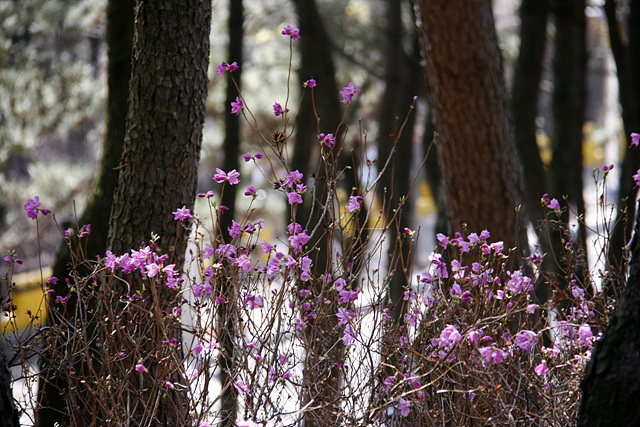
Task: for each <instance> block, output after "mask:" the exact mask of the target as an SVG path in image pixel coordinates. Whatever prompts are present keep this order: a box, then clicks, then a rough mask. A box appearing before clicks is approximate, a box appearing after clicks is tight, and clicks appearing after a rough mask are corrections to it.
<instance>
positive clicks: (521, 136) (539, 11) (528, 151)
mask: <svg viewBox="0 0 640 427" xmlns="http://www.w3.org/2000/svg"><path fill="white" fill-rule="evenodd" d="M548 14H549V0H523V2H522V4H521V6H520V21H521V24H520V54H519V55H518V60H517V62H516V68H515V73H514V78H513V88H512V91H511V109H512V112H513V124H514V132H515V140H516V146H517V147H518V152H519V154H520V160H521V161H522V165H523V167H524V169H523V171H524V183H525V189H526V191H525V207H526V211H527V213H528V214H529V218H530V219H531V221H533V222H534V224H533V225H534V227H536V226H537V225H538V224H537V223H538V222H539V221H540V220H542V219H544V216H543V215H542V210H541V209H540V197H542V195H543V194H544V193H546V192H548V191H549V187H548V181H547V176H546V175H547V174H546V171H545V170H544V165H543V164H542V159H541V158H540V150H539V148H538V144H537V142H536V117H537V115H538V95H539V93H540V78H541V76H542V64H543V58H544V50H545V41H546V37H547V36H546V34H547V16H548Z"/></svg>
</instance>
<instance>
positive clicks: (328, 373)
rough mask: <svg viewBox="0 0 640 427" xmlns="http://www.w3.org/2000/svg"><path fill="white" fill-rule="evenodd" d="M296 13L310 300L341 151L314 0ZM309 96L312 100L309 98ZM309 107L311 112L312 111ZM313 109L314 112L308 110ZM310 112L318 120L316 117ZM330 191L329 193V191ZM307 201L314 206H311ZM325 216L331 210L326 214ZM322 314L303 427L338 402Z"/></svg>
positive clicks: (332, 333) (332, 417)
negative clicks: (324, 138)
mask: <svg viewBox="0 0 640 427" xmlns="http://www.w3.org/2000/svg"><path fill="white" fill-rule="evenodd" d="M294 4H295V7H296V12H297V14H298V25H299V27H300V36H301V39H300V40H299V41H298V42H296V43H299V48H300V54H301V62H300V68H299V70H298V76H299V80H300V81H301V82H303V81H306V80H308V79H310V78H314V79H316V81H317V84H318V85H317V87H316V88H315V89H314V90H313V92H312V91H311V90H310V89H308V88H307V93H306V94H305V98H304V100H303V102H302V104H301V105H300V110H299V112H298V117H297V119H296V124H295V126H296V136H295V148H294V153H293V159H292V163H291V168H292V169H293V170H296V169H297V170H299V171H300V172H302V173H303V174H304V177H305V180H306V181H307V183H308V185H309V190H308V191H307V197H306V198H305V202H304V203H303V204H299V205H297V211H296V214H295V217H292V219H293V218H295V220H296V222H298V223H300V224H301V225H302V227H303V228H306V229H308V230H310V231H309V233H310V234H311V230H313V229H314V228H316V225H317V224H318V223H319V222H320V221H322V224H320V225H319V227H318V228H317V229H316V233H315V234H313V235H312V236H311V239H310V241H309V242H308V244H307V246H308V247H309V248H314V249H315V250H314V251H312V252H311V253H309V257H310V258H311V259H312V260H313V265H314V267H313V268H314V272H315V279H314V281H313V283H312V285H311V287H312V292H313V293H314V295H324V293H325V292H326V291H327V290H326V289H325V287H326V286H330V285H328V284H327V283H325V281H324V280H323V279H322V276H321V275H322V274H324V273H328V272H331V265H332V264H331V263H332V258H331V253H332V250H331V247H332V245H333V232H332V231H330V230H329V228H328V227H327V224H331V223H332V222H333V221H334V220H335V219H334V218H330V217H327V216H325V217H324V218H323V217H322V210H323V207H322V206H321V204H322V205H324V204H325V202H326V198H327V194H328V192H329V191H330V188H329V187H330V186H331V185H334V184H331V183H329V182H328V177H332V176H335V174H334V172H331V170H334V171H335V170H336V169H337V168H338V167H339V162H338V160H339V159H338V155H339V153H340V150H341V135H339V134H337V132H336V130H337V127H338V124H339V123H340V120H341V113H342V111H343V110H342V106H341V104H340V102H339V101H338V85H337V83H336V80H335V66H334V62H333V57H332V51H331V46H332V43H331V40H330V38H329V34H328V33H327V30H326V27H325V26H324V24H323V20H322V17H321V16H320V13H319V11H318V8H317V5H316V1H315V0H294ZM312 93H313V95H314V98H312ZM314 106H315V107H314ZM314 108H315V110H314ZM316 113H317V116H318V119H317V118H316ZM320 133H325V134H328V133H336V135H335V140H336V143H335V145H333V147H332V148H330V149H328V148H327V149H326V150H325V156H326V159H327V160H326V161H324V160H322V158H321V157H320V143H319V142H318V134H320ZM333 190H335V188H333ZM310 197H314V199H315V201H314V203H313V205H312V203H311V200H310ZM328 214H329V215H331V210H329V212H328ZM320 306H321V307H322V311H323V312H322V313H317V314H318V316H317V318H315V319H313V320H312V321H310V322H309V326H308V327H307V328H306V330H305V334H307V340H308V342H310V343H313V344H312V345H311V346H310V348H307V349H306V352H307V354H306V356H305V362H304V385H303V396H302V401H303V404H307V403H309V402H311V401H313V403H312V406H313V407H314V408H317V409H314V410H312V411H308V412H305V414H304V422H305V425H306V426H307V427H311V426H325V425H336V423H337V421H336V420H337V414H338V408H337V407H336V406H335V404H336V402H338V401H339V399H340V396H341V394H340V393H341V392H340V383H341V379H342V375H341V369H340V368H339V367H338V366H340V365H342V360H343V358H344V346H343V345H342V342H341V341H340V333H339V332H338V330H339V328H338V326H337V324H338V322H337V317H336V316H335V315H334V314H335V310H336V307H335V306H334V304H331V305H326V304H322V305H320Z"/></svg>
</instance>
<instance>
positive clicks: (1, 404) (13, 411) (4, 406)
mask: <svg viewBox="0 0 640 427" xmlns="http://www.w3.org/2000/svg"><path fill="white" fill-rule="evenodd" d="M8 348H9V346H8V345H7V343H6V340H5V338H4V336H0V427H18V426H20V418H19V416H18V408H16V405H15V402H14V401H13V393H12V390H11V371H9V366H8V361H7V351H8Z"/></svg>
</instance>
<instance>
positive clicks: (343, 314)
mask: <svg viewBox="0 0 640 427" xmlns="http://www.w3.org/2000/svg"><path fill="white" fill-rule="evenodd" d="M336 316H338V319H339V321H338V325H346V324H347V323H349V318H354V317H356V314H355V313H352V312H350V311H349V310H347V309H345V308H343V307H338V313H336Z"/></svg>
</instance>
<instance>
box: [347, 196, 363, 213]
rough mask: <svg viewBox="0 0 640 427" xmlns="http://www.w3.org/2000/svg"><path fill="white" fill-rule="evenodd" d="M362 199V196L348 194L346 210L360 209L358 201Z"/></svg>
mask: <svg viewBox="0 0 640 427" xmlns="http://www.w3.org/2000/svg"><path fill="white" fill-rule="evenodd" d="M363 200H364V198H363V197H362V196H350V197H349V203H348V204H347V210H348V211H349V212H355V211H357V210H358V209H360V203H362V201H363Z"/></svg>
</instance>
